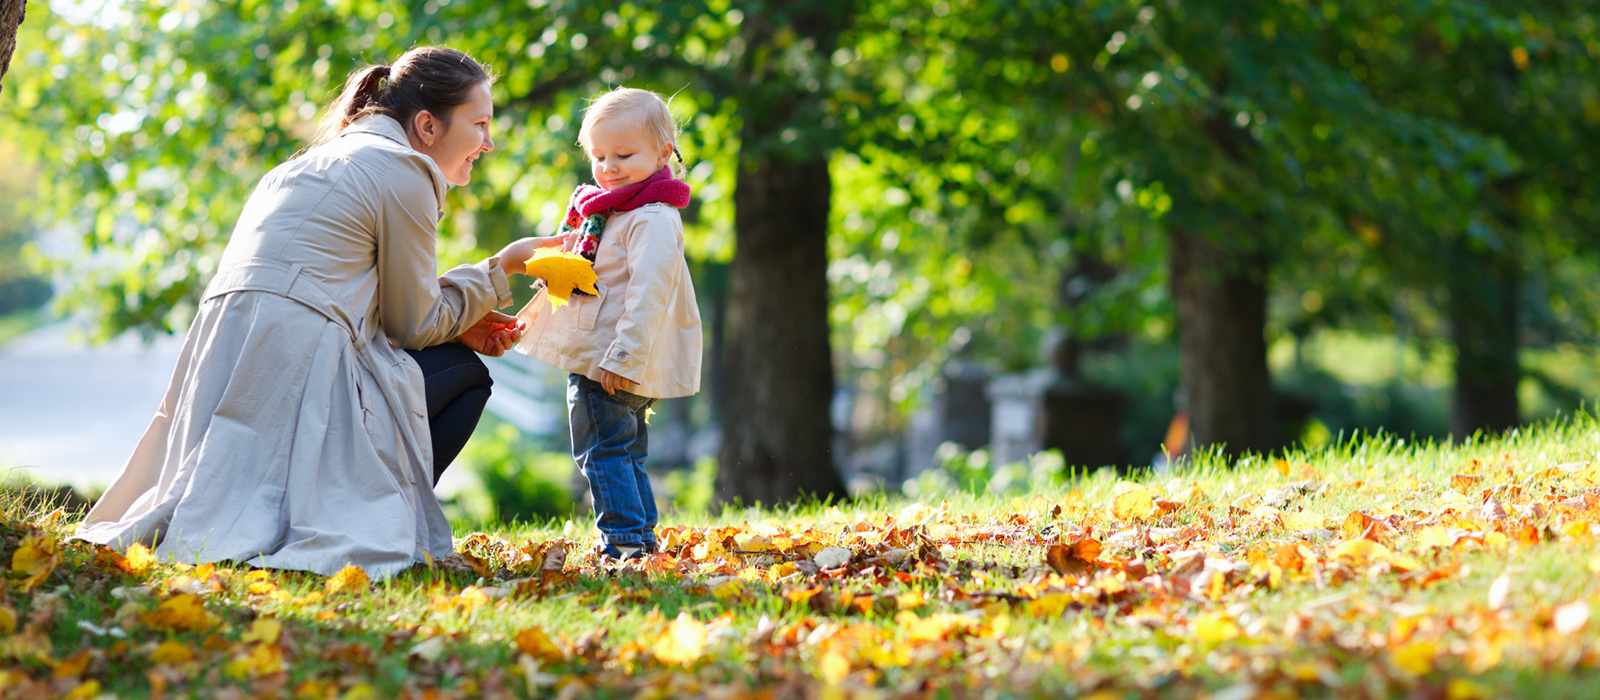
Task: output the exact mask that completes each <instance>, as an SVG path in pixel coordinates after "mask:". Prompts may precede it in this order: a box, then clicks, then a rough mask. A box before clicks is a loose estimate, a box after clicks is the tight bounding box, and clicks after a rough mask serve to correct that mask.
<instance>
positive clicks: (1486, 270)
mask: <svg viewBox="0 0 1600 700" xmlns="http://www.w3.org/2000/svg"><path fill="white" fill-rule="evenodd" d="M1517 266H1518V263H1517V259H1516V256H1515V255H1514V254H1505V253H1501V254H1495V253H1487V252H1485V253H1473V252H1467V251H1458V255H1457V264H1456V265H1452V266H1451V268H1452V269H1451V272H1450V304H1449V310H1450V340H1451V341H1452V342H1453V343H1455V346H1456V386H1455V396H1454V402H1453V403H1454V405H1453V406H1452V408H1453V411H1452V414H1451V418H1450V432H1451V434H1452V435H1454V436H1455V437H1456V438H1457V439H1460V438H1465V437H1468V436H1470V435H1472V434H1473V433H1476V432H1478V431H1487V432H1500V431H1503V430H1507V429H1509V428H1513V427H1516V425H1517V423H1518V410H1517V383H1518V382H1520V381H1521V379H1522V367H1521V365H1520V363H1519V360H1518V357H1517V328H1518V318H1517V290H1518V286H1519V285H1518V274H1517Z"/></svg>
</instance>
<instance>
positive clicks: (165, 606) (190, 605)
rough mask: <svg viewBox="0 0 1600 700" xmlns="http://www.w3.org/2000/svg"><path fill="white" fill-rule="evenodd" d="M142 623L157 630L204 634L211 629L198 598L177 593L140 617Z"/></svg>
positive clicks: (203, 607) (209, 619) (208, 619)
mask: <svg viewBox="0 0 1600 700" xmlns="http://www.w3.org/2000/svg"><path fill="white" fill-rule="evenodd" d="M140 619H142V620H144V623H145V624H147V625H149V626H151V627H154V628H156V629H158V630H173V631H176V630H187V631H189V632H204V631H206V630H207V629H210V628H211V622H212V620H211V616H210V615H207V614H206V609H205V606H204V605H203V604H201V602H200V597H199V596H196V595H193V594H189V593H179V594H177V595H175V596H172V597H171V598H168V599H167V600H166V601H165V602H163V603H162V604H161V607H160V608H157V609H156V610H155V611H154V612H147V613H145V614H143V615H141V616H140Z"/></svg>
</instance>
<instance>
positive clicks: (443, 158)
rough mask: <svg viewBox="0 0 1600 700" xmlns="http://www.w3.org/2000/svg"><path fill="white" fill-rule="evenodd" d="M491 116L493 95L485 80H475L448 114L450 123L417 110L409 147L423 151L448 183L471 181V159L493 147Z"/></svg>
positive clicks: (492, 114)
mask: <svg viewBox="0 0 1600 700" xmlns="http://www.w3.org/2000/svg"><path fill="white" fill-rule="evenodd" d="M493 118H494V98H493V97H492V96H491V95H490V94H489V83H487V82H482V83H478V85H477V87H475V88H473V89H472V96H471V97H469V98H468V99H467V101H466V103H464V104H462V105H460V106H458V107H456V108H455V110H454V111H452V112H451V113H450V124H449V126H446V125H445V123H444V122H443V121H442V120H439V119H437V118H435V117H434V116H433V115H432V114H430V113H428V112H419V113H417V116H416V118H415V119H414V120H413V124H412V129H411V132H412V133H411V134H410V136H411V146H412V148H415V149H417V151H418V152H420V153H424V154H427V156H428V157H430V158H432V159H433V162H435V163H437V164H439V169H440V170H442V171H444V179H445V180H448V181H449V182H450V184H452V185H465V184H467V183H468V182H471V181H472V162H473V161H475V160H477V159H478V156H480V155H482V154H483V153H485V152H488V151H492V150H494V139H491V138H489V121H490V120H491V119H493Z"/></svg>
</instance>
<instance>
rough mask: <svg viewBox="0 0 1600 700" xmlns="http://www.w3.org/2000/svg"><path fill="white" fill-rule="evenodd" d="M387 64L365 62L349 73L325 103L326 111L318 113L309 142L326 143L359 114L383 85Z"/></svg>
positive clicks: (386, 74) (386, 77) (387, 68)
mask: <svg viewBox="0 0 1600 700" xmlns="http://www.w3.org/2000/svg"><path fill="white" fill-rule="evenodd" d="M389 72H390V69H389V67H388V66H367V67H366V68H362V69H360V70H357V71H355V72H353V73H351V74H350V77H348V78H346V79H345V81H344V89H343V90H341V91H339V96H338V97H336V98H334V100H333V104H331V105H328V112H327V114H324V115H322V123H321V124H320V125H318V126H317V136H316V138H314V139H312V141H311V145H313V146H316V145H319V144H323V143H327V142H328V141H331V140H333V137H335V136H338V135H339V132H341V131H344V128H345V127H347V126H350V122H353V121H355V120H356V118H357V117H359V116H361V113H362V112H363V111H365V110H366V109H367V107H369V106H370V105H371V104H372V102H373V97H374V96H376V95H377V94H378V91H380V90H382V89H383V85H382V83H383V81H385V80H387V79H388V78H389Z"/></svg>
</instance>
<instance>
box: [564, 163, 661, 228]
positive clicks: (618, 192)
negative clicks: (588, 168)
mask: <svg viewBox="0 0 1600 700" xmlns="http://www.w3.org/2000/svg"><path fill="white" fill-rule="evenodd" d="M657 202H659V203H661V204H666V205H668V206H670V207H674V208H677V209H682V208H684V207H687V206H689V184H688V183H686V182H684V181H682V180H679V179H677V178H674V177H673V176H672V169H671V168H662V169H660V170H657V171H656V172H655V174H653V175H651V176H650V177H647V178H645V179H643V180H640V181H639V182H635V183H633V184H631V185H628V186H627V187H620V188H617V189H614V190H603V189H600V188H599V187H595V186H594V185H583V186H580V187H579V188H578V191H577V192H575V193H573V195H572V205H573V207H574V208H576V209H577V210H578V214H579V216H582V217H583V218H585V219H587V218H589V217H591V216H594V215H595V214H599V213H601V212H604V211H606V210H608V209H615V210H617V211H633V210H634V209H638V208H639V207H642V206H644V205H646V204H655V203H657Z"/></svg>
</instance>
